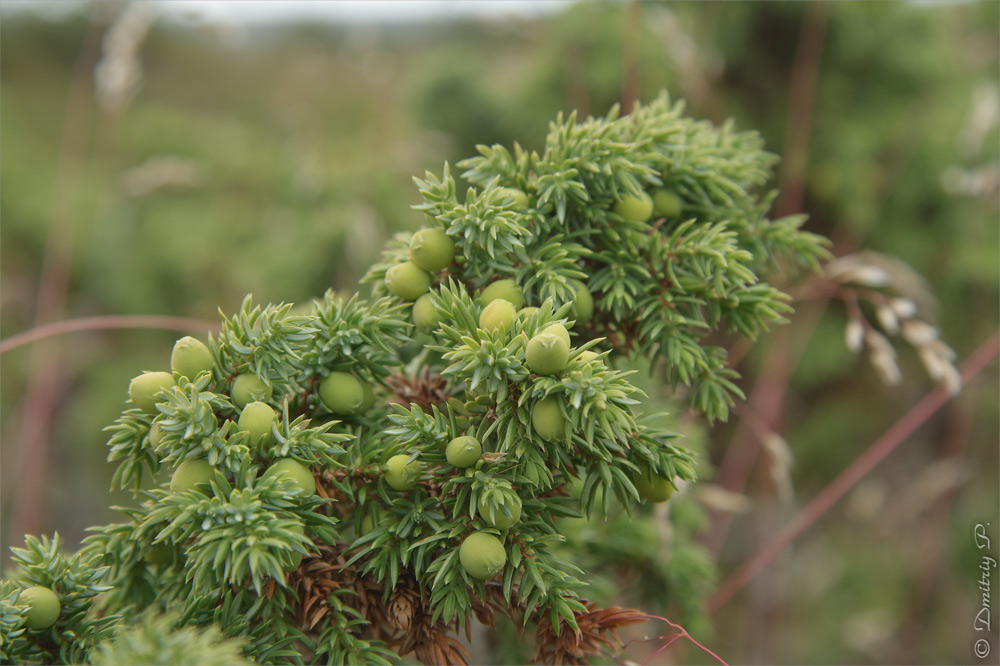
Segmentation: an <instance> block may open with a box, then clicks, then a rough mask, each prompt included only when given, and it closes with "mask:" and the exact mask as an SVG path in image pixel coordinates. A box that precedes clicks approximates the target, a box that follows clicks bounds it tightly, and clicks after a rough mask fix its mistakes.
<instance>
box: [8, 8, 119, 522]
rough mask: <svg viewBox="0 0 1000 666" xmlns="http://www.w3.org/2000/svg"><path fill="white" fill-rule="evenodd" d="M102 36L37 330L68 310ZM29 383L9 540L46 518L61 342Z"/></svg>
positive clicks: (78, 108) (85, 52)
mask: <svg viewBox="0 0 1000 666" xmlns="http://www.w3.org/2000/svg"><path fill="white" fill-rule="evenodd" d="M101 32H102V27H101V26H100V25H99V24H98V22H97V21H94V20H91V21H90V23H89V25H88V28H87V33H86V35H85V37H84V40H83V46H82V47H81V49H80V55H79V56H78V57H77V60H76V65H75V69H74V71H73V77H72V80H71V83H70V89H69V94H68V96H67V101H66V111H65V118H64V121H63V132H62V137H61V139H60V145H59V155H58V162H57V166H56V174H55V183H54V185H53V195H52V210H51V215H50V218H49V225H48V231H47V233H46V239H45V251H44V255H43V258H42V267H41V275H40V277H39V286H38V297H37V301H36V310H35V322H36V323H37V324H43V323H45V322H48V321H52V320H54V319H59V318H61V317H62V316H63V312H64V310H65V307H66V294H67V292H68V289H69V273H70V264H71V262H72V258H73V245H74V242H75V240H74V236H75V233H74V232H75V223H74V217H73V214H72V212H71V201H72V196H71V193H72V190H73V188H74V186H77V187H78V186H79V185H80V183H81V180H82V174H83V161H84V159H85V158H86V154H87V152H88V147H87V138H88V137H89V136H90V131H89V128H90V125H91V124H92V122H93V118H94V105H93V103H92V100H91V99H90V87H91V78H90V73H91V71H92V68H93V65H94V62H95V58H94V56H95V54H96V53H97V52H98V50H99V48H100V36H101ZM28 377H29V381H28V385H27V386H26V388H25V395H24V398H23V400H22V402H21V408H20V425H19V432H16V433H15V438H16V439H15V442H16V444H15V457H16V463H15V465H14V468H13V470H11V472H12V474H11V476H12V477H13V478H15V479H16V480H17V484H16V486H17V488H16V489H17V492H16V493H14V494H13V495H12V496H10V500H11V501H10V504H11V505H12V507H11V520H10V526H9V532H8V533H7V534H8V535H9V536H10V537H15V538H19V537H20V536H21V535H23V534H25V533H28V532H37V531H38V526H39V519H40V517H41V512H42V505H43V498H44V491H45V488H44V486H45V483H44V479H45V466H46V459H47V457H48V447H49V437H50V432H51V428H50V423H51V421H52V412H53V411H54V409H55V404H56V401H57V399H58V397H59V396H60V394H61V390H60V387H61V386H62V385H63V384H64V381H63V379H62V378H63V370H62V353H61V348H60V346H59V344H58V342H57V341H54V340H53V341H48V342H46V343H44V344H40V345H36V346H35V347H34V348H33V349H32V353H31V360H30V370H29V374H28ZM8 478H10V477H8Z"/></svg>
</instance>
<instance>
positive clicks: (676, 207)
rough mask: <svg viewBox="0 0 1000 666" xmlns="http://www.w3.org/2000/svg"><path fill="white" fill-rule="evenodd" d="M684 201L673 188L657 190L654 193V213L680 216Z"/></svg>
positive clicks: (658, 215)
mask: <svg viewBox="0 0 1000 666" xmlns="http://www.w3.org/2000/svg"><path fill="white" fill-rule="evenodd" d="M683 205H684V202H683V201H681V198H680V197H679V196H677V194H676V193H675V192H674V191H673V190H666V189H661V190H656V192H654V193H653V213H654V214H655V215H656V216H657V217H666V218H674V217H679V216H680V214H681V209H682V207H683Z"/></svg>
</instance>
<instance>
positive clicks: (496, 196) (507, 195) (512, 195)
mask: <svg viewBox="0 0 1000 666" xmlns="http://www.w3.org/2000/svg"><path fill="white" fill-rule="evenodd" d="M505 199H511V203H512V205H513V207H514V210H524V209H525V208H527V207H528V195H527V194H525V193H524V192H523V191H521V190H519V189H517V188H515V187H498V188H496V189H495V190H493V200H494V201H504V200H505Z"/></svg>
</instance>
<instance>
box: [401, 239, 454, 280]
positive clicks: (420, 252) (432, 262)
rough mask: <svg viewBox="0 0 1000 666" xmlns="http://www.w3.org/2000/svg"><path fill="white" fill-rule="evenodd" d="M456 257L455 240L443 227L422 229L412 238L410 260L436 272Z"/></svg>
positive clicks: (424, 268) (420, 266)
mask: <svg viewBox="0 0 1000 666" xmlns="http://www.w3.org/2000/svg"><path fill="white" fill-rule="evenodd" d="M454 258H455V241H454V240H452V238H451V236H449V235H448V234H446V233H445V232H444V231H443V230H441V229H421V230H420V231H418V232H417V233H415V234H413V238H412V239H410V261H412V262H413V263H414V264H416V265H417V267H418V268H421V269H423V270H425V271H430V272H431V273H436V272H437V271H440V270H441V269H442V268H447V267H448V265H449V264H451V262H452V260H453V259H454Z"/></svg>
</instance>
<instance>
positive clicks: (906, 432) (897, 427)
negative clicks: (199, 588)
mask: <svg viewBox="0 0 1000 666" xmlns="http://www.w3.org/2000/svg"><path fill="white" fill-rule="evenodd" d="M998 353H1000V331H997V332H996V333H994V334H993V335H992V336H991V337H990V338H989V339H988V340H987V341H986V342H984V343H983V344H982V345H980V346H979V348H978V349H976V351H974V352H973V353H972V354H971V355H970V356H969V357H968V358H967V359H966V360H965V362H964V363H963V364H962V365H961V367H960V368H959V372H960V373H961V375H962V381H963V383H968V382H969V380H971V379H972V378H973V377H975V376H976V375H977V374H979V372H981V371H982V370H983V369H984V368H985V367H986V366H987V365H989V364H990V363H991V362H992V361H993V360H994V359H995V358H996V357H997V354H998ZM950 397H951V396H950V395H949V394H948V392H947V391H946V390H945V389H944V388H942V387H940V386H938V387H936V388H935V389H934V390H932V391H931V392H930V393H928V394H927V395H926V396H924V398H923V399H922V400H920V402H918V403H917V404H916V405H914V406H913V407H912V408H911V409H910V410H909V411H908V412H907V413H906V414H904V415H903V417H902V418H900V419H899V420H898V421H896V423H894V424H893V425H892V427H890V428H889V429H888V430H886V431H885V433H883V434H882V436H881V437H879V438H878V439H876V440H875V441H874V442H873V443H872V444H871V446H869V447H868V448H867V449H866V450H865V452H864V453H862V454H861V455H860V456H858V457H857V458H856V459H855V460H854V462H852V463H851V464H850V465H849V466H848V467H847V469H845V470H844V471H843V472H841V473H840V474H839V475H838V476H837V477H836V478H835V479H834V480H833V481H831V482H830V483H829V484H828V485H827V486H826V487H825V488H824V489H823V490H822V491H820V492H819V494H817V495H816V496H815V497H814V498H813V499H812V500H811V501H810V502H809V503H808V504H806V506H805V507H803V508H802V510H801V511H799V512H798V514H796V515H795V517H794V518H792V519H791V520H790V521H788V522H787V523H786V524H785V526H784V527H782V528H781V529H780V530H778V532H777V533H776V534H775V535H774V536H773V537H771V539H770V540H769V541H768V542H767V543H766V544H765V545H764V546H763V547H762V548H761V549H760V550H758V551H757V553H756V554H755V555H754V556H753V557H751V558H750V559H749V560H747V561H746V562H745V563H744V564H743V565H742V566H741V567H740V568H739V569H737V570H736V571H735V572H734V573H733V574H732V575H730V576H729V578H727V579H726V580H725V581H724V582H723V583H722V584H721V585H719V587H718V588H717V589H716V591H715V593H714V594H713V595H712V597H711V598H710V599H709V602H708V608H709V612H711V613H714V612H715V611H717V610H718V609H719V608H720V607H721V606H723V605H724V604H725V603H726V602H727V601H729V599H731V598H732V597H733V595H735V594H736V593H737V592H739V591H740V590H741V589H743V587H744V586H745V585H746V584H747V583H748V582H749V581H750V580H751V579H752V578H753V577H754V576H755V575H756V574H757V573H758V572H759V571H760V570H761V569H763V568H764V567H765V566H767V564H768V563H770V562H771V561H772V560H773V559H774V558H775V557H777V556H778V555H779V554H780V553H781V552H783V551H784V550H785V548H787V547H788V546H789V544H791V543H792V542H793V541H794V540H795V539H797V538H798V537H799V536H800V535H801V534H802V533H803V532H805V531H806V530H807V529H808V528H809V527H810V526H811V525H812V524H813V523H815V522H816V521H817V520H819V519H820V518H821V517H822V516H823V515H824V514H825V513H826V512H827V511H829V510H830V508H831V507H832V506H833V505H834V504H836V503H837V501H838V500H840V498H842V497H843V496H844V495H845V494H846V493H847V491H849V490H850V489H851V488H853V487H854V485H855V484H856V483H857V482H858V481H860V480H861V479H862V478H864V476H865V475H867V474H868V473H869V472H870V471H871V470H872V469H874V468H875V466H876V465H878V464H879V463H880V462H882V460H884V459H885V457H886V456H888V455H889V454H890V453H892V452H893V451H895V450H896V448H898V447H899V445H900V444H902V443H903V442H904V441H906V438H907V437H909V436H910V435H912V434H913V432H914V431H916V429H917V428H919V427H920V426H921V425H922V424H923V423H924V422H925V421H926V420H927V419H928V418H930V417H931V416H932V415H933V414H934V413H935V412H937V410H938V409H940V408H941V407H942V406H943V405H944V404H945V403H947V402H948V400H949V398H950Z"/></svg>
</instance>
